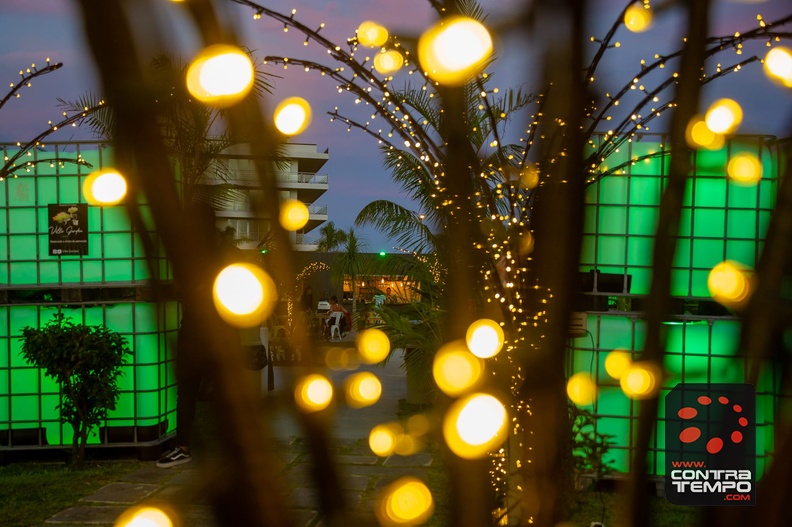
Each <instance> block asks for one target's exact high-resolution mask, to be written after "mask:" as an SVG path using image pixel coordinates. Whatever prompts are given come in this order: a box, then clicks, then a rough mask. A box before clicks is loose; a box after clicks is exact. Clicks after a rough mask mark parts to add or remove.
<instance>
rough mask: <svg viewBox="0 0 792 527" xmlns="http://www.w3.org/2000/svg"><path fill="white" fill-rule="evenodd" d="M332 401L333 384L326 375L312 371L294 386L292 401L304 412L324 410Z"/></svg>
mask: <svg viewBox="0 0 792 527" xmlns="http://www.w3.org/2000/svg"><path fill="white" fill-rule="evenodd" d="M332 401H333V385H332V384H330V381H329V380H328V379H327V377H325V376H323V375H319V374H318V373H312V374H310V375H306V376H305V377H303V378H302V379H300V380H299V381H297V383H296V384H295V386H294V402H295V403H296V404H297V406H298V407H299V408H300V409H301V410H303V411H305V412H318V411H320V410H324V409H325V408H327V407H328V406H330V403H331V402H332Z"/></svg>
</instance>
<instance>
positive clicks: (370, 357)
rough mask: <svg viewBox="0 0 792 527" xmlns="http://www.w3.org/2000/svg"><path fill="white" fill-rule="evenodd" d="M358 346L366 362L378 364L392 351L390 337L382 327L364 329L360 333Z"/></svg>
mask: <svg viewBox="0 0 792 527" xmlns="http://www.w3.org/2000/svg"><path fill="white" fill-rule="evenodd" d="M357 348H358V352H359V353H360V357H361V359H363V362H365V363H366V364H377V363H379V362H382V361H383V360H385V359H386V358H387V356H388V354H389V353H390V339H388V335H386V334H385V332H384V331H382V330H381V329H376V328H369V329H364V330H363V331H361V332H360V333H359V334H358V337H357Z"/></svg>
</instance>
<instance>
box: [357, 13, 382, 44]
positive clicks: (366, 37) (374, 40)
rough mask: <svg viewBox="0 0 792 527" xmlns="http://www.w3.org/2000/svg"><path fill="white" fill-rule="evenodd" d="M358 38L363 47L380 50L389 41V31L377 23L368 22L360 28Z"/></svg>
mask: <svg viewBox="0 0 792 527" xmlns="http://www.w3.org/2000/svg"><path fill="white" fill-rule="evenodd" d="M357 37H358V43H359V44H360V45H361V46H369V47H372V48H375V47H377V48H378V47H380V46H383V45H384V44H385V43H386V42H387V41H388V30H387V29H385V28H384V27H383V26H381V25H379V24H377V23H376V22H372V21H371V20H366V21H365V22H362V23H361V24H360V26H358V29H357Z"/></svg>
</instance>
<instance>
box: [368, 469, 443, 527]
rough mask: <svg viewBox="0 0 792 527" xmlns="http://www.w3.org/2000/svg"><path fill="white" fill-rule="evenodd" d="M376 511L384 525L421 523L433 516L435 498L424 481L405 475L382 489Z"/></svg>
mask: <svg viewBox="0 0 792 527" xmlns="http://www.w3.org/2000/svg"><path fill="white" fill-rule="evenodd" d="M374 511H375V514H376V516H377V520H379V524H380V525H382V526H386V527H387V526H393V527H395V526H399V525H410V526H412V525H421V524H422V523H424V522H426V521H427V520H428V519H429V518H430V517H431V516H432V513H433V512H434V500H433V499H432V493H431V492H430V491H429V489H428V488H427V487H426V485H424V483H423V482H421V481H420V480H419V479H417V478H414V477H410V476H405V477H402V478H399V479H397V480H396V481H394V482H393V483H391V484H390V485H388V486H387V487H385V488H384V489H382V491H381V492H380V494H379V495H378V497H377V505H376V507H375V509H374Z"/></svg>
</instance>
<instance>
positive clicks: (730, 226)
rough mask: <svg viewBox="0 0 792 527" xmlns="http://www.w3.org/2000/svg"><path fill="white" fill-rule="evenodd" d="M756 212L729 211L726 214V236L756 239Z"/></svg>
mask: <svg viewBox="0 0 792 527" xmlns="http://www.w3.org/2000/svg"><path fill="white" fill-rule="evenodd" d="M757 218H758V215H757V213H756V211H755V210H729V211H728V212H727V214H726V222H727V223H726V234H727V235H728V237H729V238H748V239H750V240H754V239H755V238H756V222H757Z"/></svg>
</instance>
